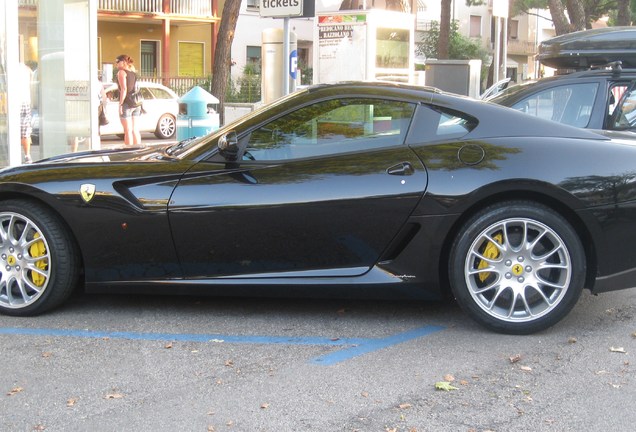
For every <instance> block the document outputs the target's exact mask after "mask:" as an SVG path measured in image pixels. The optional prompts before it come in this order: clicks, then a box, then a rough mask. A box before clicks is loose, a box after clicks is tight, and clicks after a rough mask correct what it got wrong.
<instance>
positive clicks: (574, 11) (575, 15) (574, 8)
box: [565, 0, 591, 31]
mask: <svg viewBox="0 0 636 432" xmlns="http://www.w3.org/2000/svg"><path fill="white" fill-rule="evenodd" d="M565 3H566V4H567V9H568V16H569V17H570V31H577V30H585V27H586V19H585V5H584V4H583V2H582V1H581V0H565ZM590 25H591V23H590Z"/></svg>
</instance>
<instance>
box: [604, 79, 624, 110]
mask: <svg viewBox="0 0 636 432" xmlns="http://www.w3.org/2000/svg"><path fill="white" fill-rule="evenodd" d="M627 87H628V85H627V83H619V84H615V85H612V87H611V89H610V94H609V103H608V104H607V105H608V107H607V114H608V115H612V114H613V113H614V109H616V104H617V103H618V101H619V100H621V97H623V93H625V90H627Z"/></svg>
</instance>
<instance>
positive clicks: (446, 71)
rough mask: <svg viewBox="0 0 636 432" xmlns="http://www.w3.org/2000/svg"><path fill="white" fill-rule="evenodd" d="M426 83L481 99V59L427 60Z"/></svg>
mask: <svg viewBox="0 0 636 432" xmlns="http://www.w3.org/2000/svg"><path fill="white" fill-rule="evenodd" d="M425 69H426V78H425V83H426V85H427V86H430V87H437V88H438V89H440V90H444V91H447V92H450V93H456V94H460V95H464V96H470V97H473V98H475V99H479V95H480V93H481V88H480V87H481V86H480V82H481V60H436V59H427V60H426V66H425Z"/></svg>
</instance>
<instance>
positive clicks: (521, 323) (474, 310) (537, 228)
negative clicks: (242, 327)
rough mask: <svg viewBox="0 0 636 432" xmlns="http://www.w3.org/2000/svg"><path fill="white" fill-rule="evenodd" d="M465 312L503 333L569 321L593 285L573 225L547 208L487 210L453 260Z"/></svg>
mask: <svg viewBox="0 0 636 432" xmlns="http://www.w3.org/2000/svg"><path fill="white" fill-rule="evenodd" d="M449 266H450V267H449V276H450V282H451V289H452V291H453V294H454V296H455V298H456V299H457V302H458V303H459V305H460V307H462V309H464V310H465V311H466V312H467V313H468V314H469V315H470V316H471V317H472V318H473V319H475V320H476V321H477V322H479V323H480V324H482V325H484V326H486V327H488V328H490V329H492V330H495V331H498V332H502V333H509V334H529V333H534V332H537V331H540V330H543V329H546V328H548V327H550V326H552V325H554V324H555V323H557V322H558V321H559V320H561V319H562V318H563V317H564V316H565V315H567V313H568V312H569V311H570V310H571V309H572V307H574V305H575V304H576V302H577V300H578V298H579V296H580V295H581V291H582V290H583V285H584V283H585V270H586V263H585V254H584V251H583V246H582V244H581V241H580V239H579V238H578V236H577V234H576V232H575V231H574V229H573V228H572V227H571V226H570V224H569V223H568V222H567V221H566V220H565V219H563V218H562V217H561V216H560V215H559V214H557V213H556V212H554V211H553V210H551V209H550V208H548V207H545V206H543V205H540V204H537V203H532V202H525V201H511V202H505V203H501V204H498V205H493V206H490V207H487V208H486V209H484V210H483V211H481V212H479V213H477V214H476V215H475V216H473V217H472V218H471V219H469V220H468V221H467V222H466V224H465V225H464V226H463V227H462V229H461V230H460V232H459V234H458V236H457V238H456V240H455V242H454V244H453V247H452V249H451V255H450V262H449Z"/></svg>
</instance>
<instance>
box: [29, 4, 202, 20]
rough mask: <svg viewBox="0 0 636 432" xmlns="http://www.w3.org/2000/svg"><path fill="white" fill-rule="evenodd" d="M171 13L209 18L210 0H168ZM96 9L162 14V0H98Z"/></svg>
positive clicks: (33, 5) (32, 5) (34, 5)
mask: <svg viewBox="0 0 636 432" xmlns="http://www.w3.org/2000/svg"><path fill="white" fill-rule="evenodd" d="M40 1H43V0H18V4H19V5H20V7H37V6H38V4H39V2H40ZM169 5H170V10H169V11H168V13H169V14H171V15H179V16H188V17H201V18H211V17H213V13H212V2H211V1H210V0H170V2H169ZM97 7H98V9H99V10H100V11H107V12H130V13H148V14H156V15H163V14H164V10H163V0H99V3H98V6H97Z"/></svg>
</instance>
